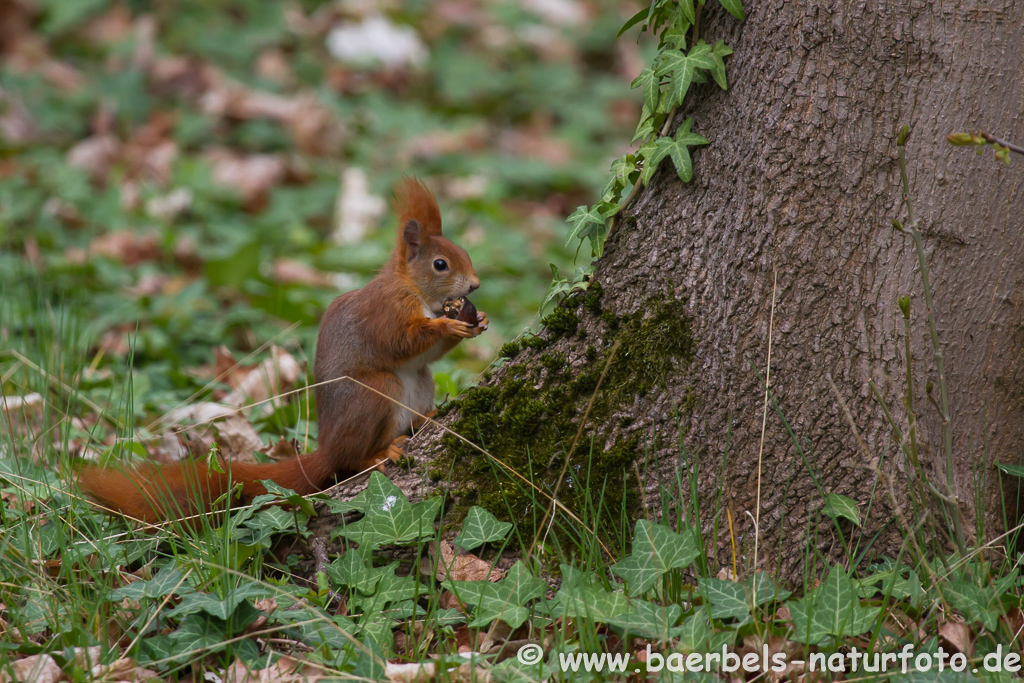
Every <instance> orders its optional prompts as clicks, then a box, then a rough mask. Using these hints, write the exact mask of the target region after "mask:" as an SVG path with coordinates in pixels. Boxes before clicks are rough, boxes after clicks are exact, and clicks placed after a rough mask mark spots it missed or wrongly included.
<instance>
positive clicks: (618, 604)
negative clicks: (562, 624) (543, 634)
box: [555, 583, 633, 623]
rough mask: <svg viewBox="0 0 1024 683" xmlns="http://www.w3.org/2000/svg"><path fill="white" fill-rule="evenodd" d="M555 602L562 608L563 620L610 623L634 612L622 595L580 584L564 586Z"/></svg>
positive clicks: (591, 585) (601, 587) (598, 586)
mask: <svg viewBox="0 0 1024 683" xmlns="http://www.w3.org/2000/svg"><path fill="white" fill-rule="evenodd" d="M555 601H556V602H557V604H558V606H559V607H561V608H562V612H561V614H560V615H559V616H562V617H563V618H577V619H581V618H582V619H590V620H592V621H600V622H603V623H609V622H611V620H612V619H615V618H616V617H622V616H624V615H627V614H629V613H630V612H632V611H633V608H632V605H631V604H630V602H629V598H627V597H626V596H625V595H623V594H622V593H620V592H618V591H616V592H614V593H610V592H608V591H606V590H605V589H604V587H603V586H600V585H595V584H590V585H587V584H582V583H581V584H578V585H575V586H568V587H567V586H564V585H563V586H562V588H561V589H560V590H559V591H558V593H557V594H556V595H555Z"/></svg>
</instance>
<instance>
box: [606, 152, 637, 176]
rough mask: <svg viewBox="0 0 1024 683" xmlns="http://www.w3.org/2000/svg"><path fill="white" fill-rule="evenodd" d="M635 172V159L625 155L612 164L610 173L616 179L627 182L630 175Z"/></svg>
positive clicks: (627, 154) (630, 155) (632, 156)
mask: <svg viewBox="0 0 1024 683" xmlns="http://www.w3.org/2000/svg"><path fill="white" fill-rule="evenodd" d="M635 170H636V157H635V156H634V155H632V154H629V153H626V154H623V155H622V156H621V157H619V158H618V159H616V160H615V161H613V162H612V167H611V172H612V174H613V175H614V176H615V177H616V178H624V179H626V181H627V182H628V180H629V176H630V174H632V173H633V171H635Z"/></svg>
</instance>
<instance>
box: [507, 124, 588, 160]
mask: <svg viewBox="0 0 1024 683" xmlns="http://www.w3.org/2000/svg"><path fill="white" fill-rule="evenodd" d="M546 128H547V126H542V127H531V128H525V129H524V128H519V129H512V130H505V131H502V132H501V133H499V135H498V144H497V147H498V150H499V151H500V152H502V153H504V154H508V155H510V156H515V157H526V158H529V159H540V160H541V161H546V162H547V163H549V164H552V165H555V166H561V165H564V164H567V163H569V162H570V161H572V158H573V149H572V145H570V144H569V143H568V142H566V141H565V140H562V139H559V138H556V137H553V136H552V135H551V134H550V133H549V132H548V131H547V129H546Z"/></svg>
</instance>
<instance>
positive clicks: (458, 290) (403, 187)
mask: <svg viewBox="0 0 1024 683" xmlns="http://www.w3.org/2000/svg"><path fill="white" fill-rule="evenodd" d="M394 208H395V212H396V214H397V215H398V219H399V235H398V242H397V244H396V245H395V249H394V251H393V252H392V253H391V259H390V260H389V261H388V263H387V264H386V265H385V266H384V268H383V269H382V270H381V271H380V273H378V274H377V276H376V277H375V278H374V279H373V280H372V281H370V283H369V284H367V285H366V286H365V287H363V288H362V289H357V290H354V291H351V292H347V293H345V294H343V295H341V296H339V297H338V298H337V299H335V300H334V302H333V303H332V304H331V305H330V306H329V307H328V308H327V311H326V312H325V313H324V316H323V319H322V320H321V322H320V333H319V335H318V336H317V344H316V362H315V365H314V375H315V378H316V382H317V386H316V389H315V392H316V405H317V422H318V425H319V437H318V448H317V449H316V450H315V451H313V452H312V453H307V454H305V455H300V456H299V457H297V458H293V459H291V460H284V461H281V462H275V463H266V464H256V463H242V462H234V463H225V465H226V468H227V469H228V470H229V471H230V474H229V473H227V472H225V473H219V472H216V471H214V470H212V469H210V468H208V467H207V466H206V465H205V464H204V463H202V462H198V461H183V462H180V463H175V464H170V465H164V466H160V467H155V466H149V465H147V466H142V467H139V468H138V469H136V470H134V471H128V472H121V471H117V470H110V469H103V468H100V467H93V466H88V467H84V468H82V469H81V470H80V472H79V479H78V481H79V486H80V487H81V488H82V490H83V491H85V492H86V493H87V494H88V495H89V496H91V497H92V498H93V499H95V500H96V501H97V502H99V503H100V504H102V505H104V506H106V507H108V508H111V509H113V510H119V511H120V512H121V513H123V514H125V515H127V516H129V517H134V518H137V519H141V520H144V521H147V522H157V521H164V520H168V519H172V518H177V517H181V516H190V515H195V514H198V513H202V512H206V511H207V510H209V508H210V505H211V503H212V502H213V501H215V500H216V499H217V498H219V497H220V496H222V495H224V494H225V493H226V492H227V491H228V485H229V482H230V483H231V484H232V485H236V486H237V485H239V484H240V485H241V496H240V500H239V501H238V502H241V503H246V502H249V501H251V500H252V499H253V498H254V497H255V496H257V495H260V494H262V493H266V488H265V487H264V486H263V485H262V484H261V483H260V481H261V480H264V479H270V480H272V481H274V482H275V483H277V484H279V485H281V486H283V487H285V488H289V489H293V490H294V491H296V492H297V493H301V494H303V495H305V494H309V493H314V492H316V491H319V490H321V489H323V488H325V487H326V486H327V485H329V484H330V483H331V481H332V480H333V479H334V477H335V476H336V475H351V474H354V473H357V472H361V471H363V470H365V469H368V468H371V467H374V466H376V465H379V464H381V463H383V462H385V461H386V460H387V459H389V458H390V459H392V460H394V459H397V457H398V455H399V454H400V452H401V451H400V447H399V446H398V444H399V443H400V442H401V441H402V440H403V435H404V434H406V433H407V432H409V431H410V430H411V429H416V428H418V427H419V426H420V425H422V423H423V418H420V417H418V416H417V415H416V413H419V414H421V415H426V414H427V413H428V412H429V411H430V410H431V409H432V407H433V401H434V380H433V375H432V374H431V372H430V364H431V363H433V362H435V361H436V360H438V359H439V358H441V356H443V355H444V354H446V353H448V352H449V351H451V350H452V349H453V348H454V347H455V346H456V345H457V344H458V343H459V342H460V341H462V340H463V339H469V338H472V337H476V336H477V335H479V334H480V333H481V332H483V331H484V330H486V329H487V323H488V320H487V316H486V315H484V314H483V313H476V321H475V324H473V323H472V322H469V321H465V320H458V319H451V318H447V317H442V312H443V308H444V305H445V302H446V301H449V300H451V299H457V298H459V297H464V296H465V295H467V294H469V293H471V292H473V291H474V290H476V289H477V288H478V287H479V286H480V278H478V277H477V275H476V272H475V271H474V270H473V264H472V263H471V262H470V260H469V255H467V254H466V252H465V251H464V250H463V249H462V248H461V247H459V246H457V245H456V244H454V243H452V242H450V241H449V240H447V239H446V238H445V237H443V236H442V235H441V212H440V210H439V209H438V206H437V200H436V199H435V197H434V195H433V193H431V192H430V190H428V189H427V188H426V187H424V186H423V185H422V184H421V183H420V182H419V181H417V180H414V179H411V178H405V179H404V180H403V181H401V182H400V183H399V184H398V185H397V186H396V188H395V202H394ZM346 376H347V377H351V378H353V379H355V380H357V381H358V382H360V383H362V384H364V385H366V386H368V387H372V388H373V389H375V390H376V391H378V392H380V393H379V394H378V393H375V392H374V391H371V390H370V389H367V388H366V387H364V386H360V384H357V383H355V382H351V381H348V380H344V379H342V380H338V381H334V382H331V381H330V380H337V379H338V378H340V377H346ZM324 382H328V383H327V384H323V383H324ZM389 398H390V399H393V400H388V399H389ZM395 401H397V402H398V403H395ZM399 403H400V404H402V405H399ZM402 406H407V407H408V408H409V409H411V411H410V410H409V409H406V408H404V407H402ZM412 411H415V412H412ZM232 502H235V501H232Z"/></svg>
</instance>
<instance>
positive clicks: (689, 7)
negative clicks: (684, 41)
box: [678, 0, 704, 26]
mask: <svg viewBox="0 0 1024 683" xmlns="http://www.w3.org/2000/svg"><path fill="white" fill-rule="evenodd" d="M701 4H702V5H703V4H704V3H701ZM678 7H679V12H680V13H682V15H683V18H684V19H685V20H686V21H687V23H689V24H690V26H692V25H693V23H694V22H695V21H697V14H696V13H695V12H694V11H693V0H679V5H678Z"/></svg>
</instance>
